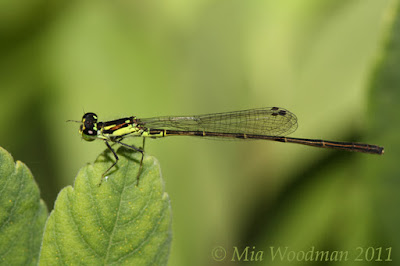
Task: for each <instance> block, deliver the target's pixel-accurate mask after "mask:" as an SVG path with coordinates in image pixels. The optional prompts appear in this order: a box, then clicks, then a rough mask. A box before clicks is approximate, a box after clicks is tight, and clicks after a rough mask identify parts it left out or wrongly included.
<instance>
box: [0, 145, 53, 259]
mask: <svg viewBox="0 0 400 266" xmlns="http://www.w3.org/2000/svg"><path fill="white" fill-rule="evenodd" d="M47 213H48V212H47V207H46V204H45V203H44V202H43V201H42V200H41V199H40V192H39V188H38V186H37V185H36V183H35V181H34V179H33V176H32V173H31V172H30V171H29V169H28V167H27V166H26V165H25V164H23V163H22V162H20V161H17V162H16V163H15V164H14V159H13V158H12V156H11V155H10V154H9V153H8V152H7V151H6V150H4V149H3V148H1V147H0V264H1V265H37V262H38V258H39V249H40V243H41V241H42V234H43V228H44V225H45V222H46V219H47Z"/></svg>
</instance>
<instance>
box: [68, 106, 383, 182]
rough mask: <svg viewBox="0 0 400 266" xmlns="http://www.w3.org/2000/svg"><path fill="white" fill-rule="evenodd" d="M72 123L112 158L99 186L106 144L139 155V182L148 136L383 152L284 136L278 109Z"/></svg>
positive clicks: (90, 116)
mask: <svg viewBox="0 0 400 266" xmlns="http://www.w3.org/2000/svg"><path fill="white" fill-rule="evenodd" d="M70 121H71V120H70ZM75 122H79V123H81V126H80V128H79V133H80V134H81V135H82V138H83V139H84V140H87V141H93V140H96V139H100V140H103V141H104V143H105V144H106V146H107V147H108V149H109V150H111V152H112V153H113V155H114V158H115V162H114V163H113V164H112V165H111V166H110V167H109V168H108V169H107V170H106V171H105V172H104V174H103V175H102V178H101V181H100V183H99V185H101V183H102V181H103V179H104V177H105V176H106V174H107V173H108V172H109V171H110V170H111V169H112V168H113V167H114V166H115V165H116V164H117V162H118V155H117V153H116V152H115V151H114V149H113V148H112V147H111V145H110V143H118V144H120V145H122V146H125V147H128V148H130V149H133V150H135V151H138V152H140V153H141V154H142V157H141V161H140V167H139V172H138V176H137V182H139V176H140V172H141V168H142V164H143V156H144V143H145V139H146V138H148V137H150V138H162V137H167V136H196V137H208V138H210V137H211V138H225V139H263V140H272V141H279V142H290V143H297V144H303V145H308V146H314V147H320V148H331V149H340V150H345V151H353V152H362V153H371V154H383V153H384V149H383V147H380V146H376V145H371V144H364V143H355V142H338V141H327V140H319V139H303V138H291V137H286V135H289V134H290V133H293V132H294V131H295V130H296V129H297V118H296V116H295V115H294V114H293V113H291V112H289V111H288V110H285V109H283V108H279V107H265V108H257V109H250V110H243V111H234V112H225V113H214V114H205V115H194V116H161V117H152V118H136V117H135V116H131V117H125V118H121V119H117V120H113V121H107V122H98V121H97V115H96V114H94V113H86V114H84V115H83V117H82V121H75ZM127 137H143V146H142V148H138V147H135V146H133V145H128V144H126V143H123V142H122V141H123V140H124V139H125V138H127Z"/></svg>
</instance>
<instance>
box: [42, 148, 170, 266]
mask: <svg viewBox="0 0 400 266" xmlns="http://www.w3.org/2000/svg"><path fill="white" fill-rule="evenodd" d="M117 153H118V156H119V158H120V160H119V161H118V164H117V166H116V167H114V168H113V169H112V170H111V172H110V173H109V176H108V178H106V179H105V180H104V181H103V183H102V185H101V186H98V183H99V181H100V179H101V176H102V174H103V173H104V172H105V171H106V169H107V168H108V167H109V166H110V165H111V164H112V162H113V160H114V157H113V155H112V153H111V152H110V151H108V150H106V151H105V152H104V153H102V154H101V155H100V156H99V157H98V159H97V160H96V162H95V163H94V164H90V165H87V166H85V167H83V168H82V169H81V170H80V171H79V173H78V176H77V177H76V180H75V185H74V188H72V187H71V186H69V187H66V188H64V189H63V190H62V191H61V192H60V194H59V195H58V197H57V200H56V203H55V208H54V210H53V211H52V212H51V214H50V217H49V219H48V221H47V224H46V229H45V234H44V239H43V244H42V249H41V254H40V262H39V263H40V265H55V264H66V265H76V264H90V265H112V264H114V265H120V264H125V265H166V264H167V261H168V256H169V250H170V244H171V236H172V233H171V221H172V220H171V207H170V202H169V198H168V195H167V193H165V192H164V185H163V181H162V179H161V171H160V166H159V163H158V161H157V160H156V159H155V158H153V157H150V156H145V158H144V160H143V169H142V171H141V175H140V183H139V186H138V187H137V186H136V176H137V173H138V169H139V160H140V156H141V154H140V153H137V152H133V151H131V150H128V149H126V148H123V147H121V148H120V149H119V150H118V152H117Z"/></svg>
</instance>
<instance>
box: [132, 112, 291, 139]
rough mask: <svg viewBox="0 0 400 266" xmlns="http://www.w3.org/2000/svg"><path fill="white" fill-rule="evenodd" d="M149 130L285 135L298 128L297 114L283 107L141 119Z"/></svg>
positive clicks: (142, 123)
mask: <svg viewBox="0 0 400 266" xmlns="http://www.w3.org/2000/svg"><path fill="white" fill-rule="evenodd" d="M138 120H139V124H140V125H143V126H145V127H146V128H149V129H170V130H182V131H208V132H219V133H243V134H256V135H269V136H284V135H289V134H290V133H293V132H294V131H295V130H296V129H297V118H296V116H295V115H294V114H293V113H291V112H289V111H288V110H285V109H283V108H279V107H265V108H257V109H250V110H243V111H234V112H226V113H215V114H205V115H194V116H161V117H153V118H144V119H138Z"/></svg>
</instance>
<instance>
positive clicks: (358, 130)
mask: <svg viewBox="0 0 400 266" xmlns="http://www.w3.org/2000/svg"><path fill="white" fill-rule="evenodd" d="M397 2H398V1H396V0H382V1H375V0H366V1H359V0H340V1H336V0H325V1H320V0H288V1H237V0H234V1H227V0H225V1H224V0H223V1H188V2H182V1H173V0H171V1H164V2H152V1H150V2H149V1H113V2H107V1H83V2H82V1H68V2H67V1H65V2H61V1H56V2H48V1H42V0H29V1H27V0H22V1H18V2H12V1H2V2H1V3H0V10H1V11H0V12H1V13H0V20H1V23H0V25H1V26H0V40H1V42H0V43H1V46H0V56H1V60H0V69H1V71H0V73H1V74H0V88H1V89H0V101H1V104H0V108H1V112H0V123H1V125H2V129H3V130H1V131H0V140H1V143H0V144H1V145H2V146H4V147H5V148H6V149H7V150H9V151H10V152H11V153H12V154H13V156H14V157H15V158H17V159H19V160H22V161H24V162H25V163H26V164H27V165H29V167H30V169H31V170H32V172H33V173H34V175H35V177H36V178H37V181H38V183H39V186H40V188H41V193H42V195H41V197H42V198H43V199H45V201H46V203H47V204H48V207H49V209H52V206H53V204H54V200H55V197H56V195H57V193H58V192H59V191H60V189H61V188H62V187H64V186H66V185H68V184H72V183H73V180H74V176H75V174H76V173H77V171H78V169H79V168H80V167H81V166H83V165H84V164H85V163H87V162H91V161H93V160H94V158H95V157H96V154H98V153H99V152H100V151H101V150H103V149H104V146H103V145H104V144H102V143H95V142H93V143H87V142H84V141H81V140H80V137H79V135H78V133H77V131H78V125H77V124H75V123H66V122H65V121H66V120H68V119H74V120H80V118H81V116H82V114H83V112H85V111H86V112H88V111H92V112H96V113H97V114H98V115H99V118H100V120H109V119H114V118H119V117H124V116H129V115H136V116H138V117H150V116H158V115H185V114H188V115H190V114H201V113H208V112H222V111H232V110H240V109H246V108H252V107H263V106H280V107H284V108H287V109H289V110H290V111H292V112H294V113H295V114H296V115H297V116H298V118H299V125H300V126H299V129H298V130H297V132H296V133H295V134H293V136H296V137H307V138H321V139H332V140H354V141H363V142H367V143H373V144H379V145H382V146H385V148H386V154H385V155H384V156H381V157H379V156H373V155H363V154H347V153H344V152H334V151H327V150H320V149H313V148H307V147H301V146H300V147H299V146H296V145H289V144H280V143H267V142H259V141H257V142H256V141H255V142H251V141H249V142H239V141H234V142H228V141H221V142H218V141H207V140H199V139H195V138H190V137H187V138H183V137H182V138H173V137H171V138H167V139H162V140H150V141H148V142H147V143H146V152H147V153H148V154H151V155H154V156H156V157H157V158H158V160H159V161H160V164H161V168H162V172H163V176H164V179H165V180H166V191H167V192H168V194H169V195H170V198H171V203H172V209H173V213H174V216H173V217H174V218H173V231H174V238H173V241H172V250H171V260H170V265H178V266H179V265H207V264H211V263H213V260H212V258H211V254H210V253H211V250H212V249H213V248H214V247H215V246H218V245H221V246H224V247H227V248H229V247H232V246H234V245H237V246H239V245H241V246H244V245H247V244H249V245H252V246H257V247H259V248H260V249H264V248H265V247H267V246H268V245H274V246H278V245H282V246H293V247H298V248H300V249H304V248H305V247H307V248H309V247H310V246H311V245H313V246H316V247H318V248H319V249H324V248H325V249H331V250H335V249H354V248H355V247H357V246H365V245H367V244H368V245H378V244H380V245H381V246H387V245H393V247H394V246H395V245H397V246H398V245H399V239H398V238H397V239H395V240H391V241H389V239H390V237H393V238H395V237H394V236H395V235H398V229H397V228H396V227H395V226H394V225H395V224H396V223H395V222H396V221H398V216H397V214H396V212H395V209H394V208H395V206H396V203H397V202H398V197H397V196H396V188H397V187H398V186H397V185H398V182H397V179H396V177H398V171H397V169H396V167H395V164H394V162H395V160H396V159H397V158H398V157H396V155H397V153H396V151H397V152H398V145H397V146H396V145H395V143H397V142H396V136H397V133H398V130H397V129H396V128H395V127H396V126H397V124H396V123H394V121H396V117H397V115H398V114H399V108H398V107H397V106H396V104H395V103H396V102H397V101H398V100H399V99H398V97H397V96H398V91H399V90H398V89H397V90H396V87H397V84H399V83H398V82H397V76H396V70H397V69H398V67H397V62H399V60H396V58H397V57H396V55H397V53H398V52H397V49H398V48H397V47H398V44H397V43H396V41H395V40H396V38H398V37H396V36H398V35H396V34H397V32H396V31H394V35H392V33H391V32H390V31H389V28H391V27H390V26H391V23H392V22H393V21H395V19H394V18H395V17H396V16H397V13H396V12H397V10H396V5H397ZM395 25H397V24H395ZM397 28H398V27H397ZM392 36H393V39H391V38H392ZM384 38H386V40H387V41H386V45H382V44H383V42H382V40H383V39H384ZM385 47H386V48H385ZM382 48H385V49H382ZM387 58H392V60H387ZM378 59H380V62H381V65H380V66H379V67H378V69H377V70H376V71H375V72H372V68H373V66H374V65H375V62H376V61H377V60H378ZM372 73H373V75H371V74H372ZM384 73H386V74H384ZM371 80H373V82H372V84H373V85H371V86H370V85H369V84H370V82H371ZM129 143H131V144H135V143H136V144H139V145H140V141H136V142H135V140H132V141H129ZM396 148H397V149H396ZM194 210H195V212H194ZM265 249H266V248H265ZM268 262H269V261H268V260H267V261H264V264H265V265H268ZM216 264H217V265H221V264H223V263H220V262H219V263H216ZM228 264H229V263H227V265H228ZM274 265H275V264H274ZM340 265H343V263H342V264H340Z"/></svg>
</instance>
